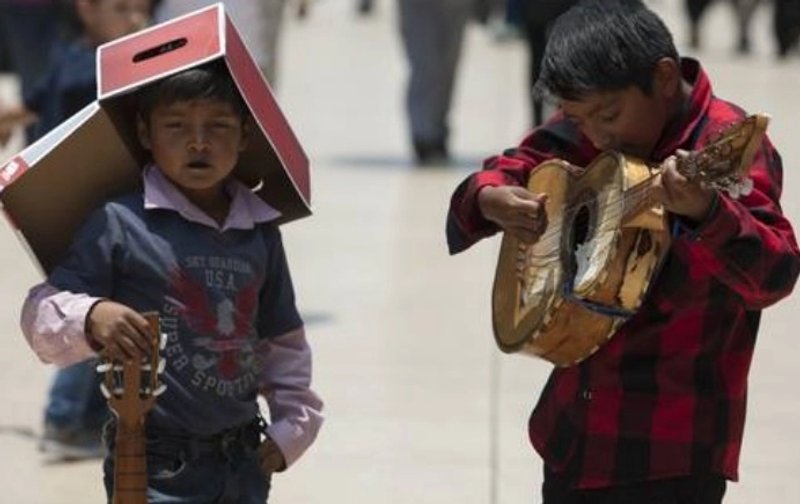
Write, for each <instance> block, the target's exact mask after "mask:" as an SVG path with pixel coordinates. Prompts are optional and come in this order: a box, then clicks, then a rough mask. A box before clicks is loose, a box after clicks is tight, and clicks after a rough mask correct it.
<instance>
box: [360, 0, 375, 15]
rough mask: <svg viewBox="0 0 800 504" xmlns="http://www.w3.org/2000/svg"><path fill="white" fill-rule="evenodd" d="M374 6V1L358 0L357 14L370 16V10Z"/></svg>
mask: <svg viewBox="0 0 800 504" xmlns="http://www.w3.org/2000/svg"><path fill="white" fill-rule="evenodd" d="M374 6H375V3H374V0H359V2H358V13H359V14H361V15H362V16H368V15H370V14H372V8H373V7H374Z"/></svg>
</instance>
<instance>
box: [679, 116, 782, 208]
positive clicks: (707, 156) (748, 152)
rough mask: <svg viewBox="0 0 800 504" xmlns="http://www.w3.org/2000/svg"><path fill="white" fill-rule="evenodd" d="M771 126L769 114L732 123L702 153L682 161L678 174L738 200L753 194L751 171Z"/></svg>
mask: <svg viewBox="0 0 800 504" xmlns="http://www.w3.org/2000/svg"><path fill="white" fill-rule="evenodd" d="M768 125H769V116H768V115H766V114H753V115H751V116H748V117H746V118H744V119H743V120H741V121H739V122H736V123H733V124H731V125H730V126H728V127H727V128H725V129H724V130H723V131H722V132H721V133H719V134H718V135H717V136H716V138H714V140H712V141H711V142H709V144H708V145H706V146H705V147H703V148H702V149H700V150H699V151H693V152H690V153H689V154H688V155H687V156H685V157H682V158H679V162H678V171H679V172H680V173H681V174H683V175H684V176H685V177H686V178H688V179H690V180H697V181H701V182H704V183H705V184H706V185H708V186H709V187H713V188H715V189H718V190H724V191H727V192H728V193H729V194H730V195H731V196H732V197H734V198H738V197H739V196H742V195H747V194H749V193H750V190H752V188H753V182H752V180H751V179H749V178H748V177H747V172H748V170H749V169H750V164H751V163H752V162H753V157H755V155H756V152H757V151H758V149H759V148H760V146H761V141H762V140H763V138H764V134H765V133H766V131H767V126H768Z"/></svg>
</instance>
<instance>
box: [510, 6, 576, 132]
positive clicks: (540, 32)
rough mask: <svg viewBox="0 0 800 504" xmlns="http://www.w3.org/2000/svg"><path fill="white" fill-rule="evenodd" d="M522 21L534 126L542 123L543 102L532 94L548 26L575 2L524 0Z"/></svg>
mask: <svg viewBox="0 0 800 504" xmlns="http://www.w3.org/2000/svg"><path fill="white" fill-rule="evenodd" d="M524 2H525V5H524V6H523V11H522V12H523V20H524V28H525V40H526V42H527V44H528V77H529V79H528V84H529V86H528V92H529V93H530V100H531V120H532V122H533V125H534V126H539V125H540V124H542V123H543V122H544V119H545V117H544V102H543V101H542V98H541V97H538V96H535V95H534V93H533V85H534V84H536V81H537V80H538V79H539V70H540V69H541V66H542V56H543V54H544V48H545V45H546V44H547V34H548V32H549V31H550V25H552V24H553V21H555V20H556V18H557V17H558V16H560V15H561V14H563V13H565V12H566V11H567V10H569V8H570V7H572V6H573V5H574V4H575V3H577V0H524Z"/></svg>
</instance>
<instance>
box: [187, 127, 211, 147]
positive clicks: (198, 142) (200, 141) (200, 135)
mask: <svg viewBox="0 0 800 504" xmlns="http://www.w3.org/2000/svg"><path fill="white" fill-rule="evenodd" d="M188 147H189V150H192V151H204V150H206V149H208V135H206V132H205V131H204V130H202V129H197V130H194V131H192V134H191V136H190V137H189V144H188Z"/></svg>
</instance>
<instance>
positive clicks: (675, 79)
mask: <svg viewBox="0 0 800 504" xmlns="http://www.w3.org/2000/svg"><path fill="white" fill-rule="evenodd" d="M653 83H654V85H655V88H656V90H657V91H658V92H659V93H660V94H661V95H662V96H664V97H665V98H674V97H675V96H676V95H677V94H678V93H680V89H681V69H680V66H679V64H678V62H677V61H675V60H674V59H672V58H661V59H660V60H658V63H656V69H655V76H654V79H653Z"/></svg>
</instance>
